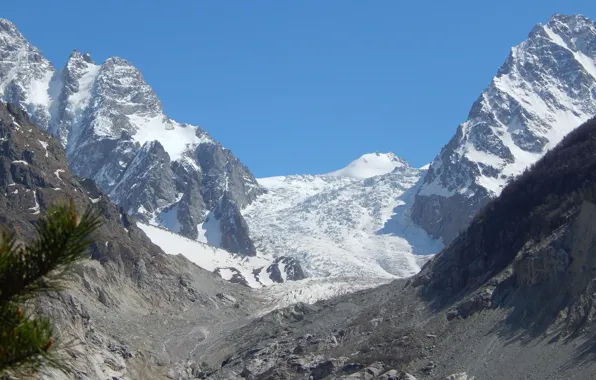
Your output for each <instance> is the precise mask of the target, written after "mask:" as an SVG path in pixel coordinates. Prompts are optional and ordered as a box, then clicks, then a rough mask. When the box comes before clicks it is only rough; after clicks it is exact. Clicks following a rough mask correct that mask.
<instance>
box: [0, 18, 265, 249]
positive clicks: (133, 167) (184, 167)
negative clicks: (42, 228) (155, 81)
mask: <svg viewBox="0 0 596 380" xmlns="http://www.w3.org/2000/svg"><path fill="white" fill-rule="evenodd" d="M0 57H1V60H0V98H1V99H3V100H4V101H6V102H10V103H13V104H17V105H19V106H21V107H22V108H23V109H25V110H27V112H28V114H29V115H30V116H31V118H32V119H33V120H34V121H35V122H36V123H37V124H38V125H39V126H40V127H41V128H42V129H44V130H47V131H49V132H50V133H52V134H53V135H54V136H57V137H58V138H59V140H60V141H61V143H62V145H63V146H64V147H65V148H66V153H67V158H68V163H69V166H70V168H71V169H72V170H73V171H74V172H75V173H76V174H77V175H79V176H81V177H84V178H90V179H93V180H94V181H95V182H96V183H97V185H98V186H99V187H100V189H101V190H102V191H104V192H105V193H107V194H108V195H109V196H110V198H111V199H112V200H113V201H114V202H116V203H117V204H118V205H120V206H121V207H123V208H124V210H125V211H126V212H127V213H129V214H130V215H133V216H135V217H136V218H138V219H139V220H142V221H144V222H146V223H150V224H154V225H158V226H161V227H164V228H166V229H168V230H170V231H172V232H176V233H179V234H181V235H184V236H186V237H188V238H191V239H199V240H203V241H207V240H209V239H207V237H206V236H205V235H206V231H207V230H209V231H210V232H211V235H214V236H216V237H217V239H211V240H209V243H210V244H212V245H215V246H217V247H221V248H223V249H226V250H228V251H230V252H233V253H239V254H242V255H245V256H254V255H255V254H256V252H255V248H254V245H253V244H252V242H251V241H250V239H249V236H248V231H247V225H246V223H245V221H244V219H243V217H242V215H241V213H240V210H241V209H242V208H243V207H245V206H246V205H248V204H249V203H250V202H252V201H253V200H254V199H255V198H256V197H257V195H259V194H261V193H262V189H261V188H260V187H259V185H258V183H257V182H256V180H255V178H254V177H253V176H252V174H251V173H250V171H249V170H248V168H246V167H245V166H244V165H243V164H242V163H241V162H240V161H239V160H238V159H237V158H236V157H234V155H233V154H232V152H230V151H229V150H227V149H225V148H223V147H222V146H221V145H220V144H219V143H218V142H216V141H215V140H213V139H212V138H211V137H210V136H209V135H208V134H207V133H206V132H205V131H203V130H202V129H201V128H199V127H197V126H192V125H189V124H183V123H179V122H176V121H174V120H172V119H170V118H169V117H168V116H167V115H166V114H165V113H164V111H163V107H162V104H161V102H160V101H159V99H158V98H157V96H156V94H155V93H154V91H153V89H152V88H151V87H150V86H149V85H148V84H147V83H146V82H145V80H144V79H143V76H142V74H141V73H140V71H139V70H138V69H136V68H135V67H134V66H133V65H132V64H131V63H130V62H128V61H126V60H124V59H121V58H117V57H111V58H108V59H107V60H106V61H105V62H104V63H103V64H96V63H95V62H94V61H93V60H92V59H91V56H90V55H89V54H82V53H80V52H78V51H76V50H75V51H74V52H73V53H72V54H71V55H70V57H69V58H68V61H67V63H66V65H65V66H64V67H62V68H61V69H59V70H56V69H55V68H54V67H53V65H52V64H51V63H50V62H49V61H48V60H47V59H45V58H44V57H43V55H42V54H41V52H40V51H39V50H38V49H37V48H36V47H34V46H33V45H31V44H30V43H29V42H28V41H27V40H26V39H25V38H24V37H23V35H22V34H21V33H20V32H19V31H18V30H17V28H16V27H15V26H14V25H13V24H12V23H10V22H9V21H7V20H3V19H0ZM212 226H215V227H216V229H217V231H216V233H213V232H214V231H212V230H213V228H211V227H212Z"/></svg>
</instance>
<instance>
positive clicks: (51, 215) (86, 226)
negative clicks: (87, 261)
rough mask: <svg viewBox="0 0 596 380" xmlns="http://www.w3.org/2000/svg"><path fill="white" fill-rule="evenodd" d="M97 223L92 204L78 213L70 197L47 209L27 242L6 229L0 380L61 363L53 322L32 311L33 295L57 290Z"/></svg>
mask: <svg viewBox="0 0 596 380" xmlns="http://www.w3.org/2000/svg"><path fill="white" fill-rule="evenodd" d="M99 225H100V219H99V216H98V214H97V212H95V211H93V210H92V209H91V208H89V209H87V211H86V212H85V213H84V214H83V215H82V216H80V217H79V215H78V214H77V211H76V207H75V205H74V201H72V200H71V201H70V203H69V204H67V205H61V206H55V207H52V208H51V209H50V210H48V214H47V216H46V217H45V218H43V219H40V220H39V221H38V222H37V224H36V227H35V228H36V231H37V237H36V239H35V240H33V241H32V242H31V244H28V245H23V244H19V243H17V241H16V239H15V237H14V236H13V235H11V234H9V233H6V232H5V233H2V236H1V239H2V240H1V242H0V379H2V378H10V377H11V376H22V375H26V374H31V373H34V372H35V371H37V370H38V369H39V368H40V367H41V366H44V365H48V364H50V365H59V364H60V363H57V362H56V360H55V359H56V356H55V353H56V352H55V346H56V345H55V343H54V339H55V336H54V334H53V329H52V321H51V320H50V319H49V318H47V317H44V316H40V315H35V314H32V313H31V311H30V310H31V307H27V306H30V302H29V301H31V300H33V299H34V298H35V297H37V296H40V295H43V294H47V293H48V292H52V291H58V290H60V289H61V285H62V284H63V281H64V278H65V275H66V274H67V273H68V270H69V269H70V268H71V266H72V264H73V263H75V262H76V261H77V260H79V259H81V258H82V257H83V256H84V254H85V250H86V248H87V246H88V245H89V244H90V243H91V242H92V240H91V238H90V235H91V233H92V232H93V231H94V230H96V229H97V227H98V226H99Z"/></svg>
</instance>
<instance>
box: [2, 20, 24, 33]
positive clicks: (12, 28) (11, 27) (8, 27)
mask: <svg viewBox="0 0 596 380" xmlns="http://www.w3.org/2000/svg"><path fill="white" fill-rule="evenodd" d="M0 29H1V30H4V31H7V32H13V33H14V32H17V33H19V30H18V29H17V27H16V25H15V24H13V23H12V22H10V21H8V20H7V19H5V18H0ZM19 34H20V33H19Z"/></svg>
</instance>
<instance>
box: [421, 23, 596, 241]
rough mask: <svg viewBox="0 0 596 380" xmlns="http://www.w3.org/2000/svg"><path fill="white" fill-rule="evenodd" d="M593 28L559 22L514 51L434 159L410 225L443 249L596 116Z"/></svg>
mask: <svg viewBox="0 0 596 380" xmlns="http://www.w3.org/2000/svg"><path fill="white" fill-rule="evenodd" d="M595 60H596V24H595V23H594V22H593V21H591V20H589V19H588V18H586V17H584V16H581V15H575V16H564V15H554V16H553V17H552V18H551V19H550V20H549V22H548V23H547V24H546V25H542V24H538V25H536V26H535V27H534V29H533V30H532V31H531V33H530V35H529V37H528V39H527V40H526V41H524V42H522V43H521V44H519V45H518V46H516V47H514V48H512V50H511V54H510V55H509V58H507V60H506V61H505V63H504V64H503V65H502V66H501V68H500V69H499V70H498V72H497V75H496V76H495V77H494V78H493V79H492V81H491V83H490V84H489V86H488V88H487V89H486V90H484V91H483V92H482V94H481V95H480V97H479V98H478V100H477V101H476V102H475V103H474V105H473V106H472V109H471V111H470V113H469V116H468V119H467V120H466V121H465V122H464V123H463V124H461V125H460V126H459V127H458V129H457V132H456V134H455V136H453V138H452V139H451V141H449V143H448V144H447V145H445V146H444V147H443V149H442V150H441V152H440V153H439V155H438V156H437V157H436V158H435V159H434V160H433V162H432V164H431V166H430V169H429V170H428V174H427V175H426V178H425V179H424V184H423V185H422V186H421V187H420V190H419V191H418V194H417V195H416V199H415V202H414V204H413V207H412V218H413V220H414V221H415V222H416V223H417V224H418V225H420V226H421V227H423V228H424V229H425V230H426V231H427V232H428V233H429V234H431V235H432V236H435V237H437V238H442V240H443V242H445V243H446V244H447V243H449V242H450V241H452V240H453V239H454V238H455V237H456V236H457V234H458V233H459V232H460V231H461V230H462V229H463V228H464V227H466V225H467V224H468V223H469V221H470V220H471V218H472V217H473V216H474V214H475V213H476V212H477V211H478V210H479V209H480V208H481V207H482V206H483V205H485V204H486V203H487V202H488V200H489V199H491V198H492V197H495V196H497V195H499V194H500V192H501V190H502V189H503V187H504V186H505V184H506V183H507V182H508V181H509V180H511V178H513V177H515V176H516V175H518V174H520V173H521V172H522V171H523V170H524V169H525V168H527V167H528V166H529V165H531V164H532V163H534V162H535V161H537V160H538V159H539V158H540V157H542V155H544V153H545V152H546V151H547V150H549V149H551V148H552V147H554V146H555V145H556V144H557V143H558V142H559V141H560V140H561V139H562V138H563V137H564V136H565V135H566V134H567V133H569V132H570V131H571V130H572V129H574V128H576V127H577V126H579V125H580V124H581V123H582V122H584V121H586V120H587V119H588V118H590V117H591V116H594V115H595V114H596V61H595Z"/></svg>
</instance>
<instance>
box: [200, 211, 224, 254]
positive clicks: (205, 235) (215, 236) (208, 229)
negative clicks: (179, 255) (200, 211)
mask: <svg viewBox="0 0 596 380" xmlns="http://www.w3.org/2000/svg"><path fill="white" fill-rule="evenodd" d="M197 229H198V231H199V236H198V238H197V240H198V241H200V242H202V243H205V244H209V245H212V246H214V247H217V248H219V247H221V224H220V222H219V220H218V219H217V218H216V217H215V215H214V214H213V213H212V212H208V213H207V217H206V218H205V221H204V222H203V224H200V225H198V226H197Z"/></svg>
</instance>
